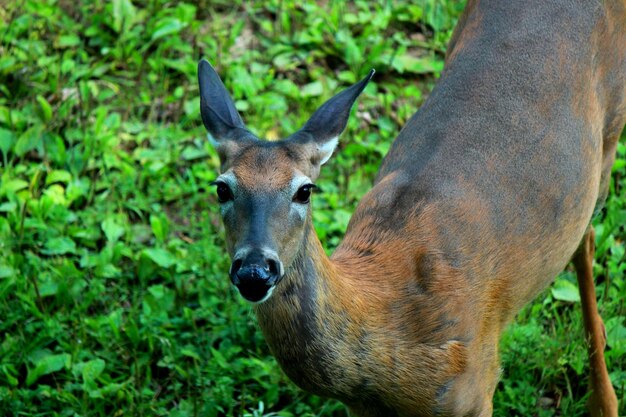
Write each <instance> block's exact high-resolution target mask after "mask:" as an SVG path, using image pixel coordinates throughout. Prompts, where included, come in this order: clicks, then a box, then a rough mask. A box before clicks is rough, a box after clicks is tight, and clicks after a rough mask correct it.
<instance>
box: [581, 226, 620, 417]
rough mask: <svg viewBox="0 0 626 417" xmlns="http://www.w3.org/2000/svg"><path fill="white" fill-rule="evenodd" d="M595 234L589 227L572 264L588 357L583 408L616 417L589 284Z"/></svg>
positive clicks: (601, 329)
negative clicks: (574, 271) (585, 394)
mask: <svg viewBox="0 0 626 417" xmlns="http://www.w3.org/2000/svg"><path fill="white" fill-rule="evenodd" d="M595 237H596V233H595V230H594V229H593V227H592V226H589V229H588V230H587V232H586V233H585V236H584V237H583V240H582V242H581V245H580V247H579V248H578V250H577V251H576V254H574V257H573V258H572V262H573V263H574V267H575V268H576V276H577V278H578V289H579V291H580V300H581V303H582V308H583V321H584V326H585V339H586V342H587V349H588V355H589V368H590V372H591V374H590V377H589V388H590V391H591V395H590V396H589V400H588V402H587V407H588V408H589V411H590V413H591V416H592V417H617V396H616V395H615V391H614V390H613V385H612V384H611V380H610V379H609V374H608V371H607V369H606V363H605V362H604V347H605V345H606V331H605V329H604V323H603V322H602V318H601V317H600V314H599V313H598V305H597V303H596V289H595V286H594V281H593V269H592V266H593V256H594V253H595Z"/></svg>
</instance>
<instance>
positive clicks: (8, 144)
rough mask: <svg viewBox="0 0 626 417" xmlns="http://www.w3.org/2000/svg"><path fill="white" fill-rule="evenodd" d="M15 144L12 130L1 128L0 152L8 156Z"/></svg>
mask: <svg viewBox="0 0 626 417" xmlns="http://www.w3.org/2000/svg"><path fill="white" fill-rule="evenodd" d="M14 144H15V134H14V133H13V132H11V131H10V130H7V129H4V128H2V127H0V151H2V153H3V154H5V155H6V154H7V153H8V152H9V150H11V148H12V147H13V145H14Z"/></svg>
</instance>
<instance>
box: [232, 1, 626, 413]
mask: <svg viewBox="0 0 626 417" xmlns="http://www.w3.org/2000/svg"><path fill="white" fill-rule="evenodd" d="M566 3H567V2H565V1H564V2H563V4H557V3H554V2H547V3H546V2H536V3H535V4H534V5H530V6H528V8H525V7H526V6H524V4H525V3H524V4H521V3H518V2H508V1H498V0H493V1H486V0H483V1H478V0H477V1H470V2H469V3H468V7H467V9H466V11H465V12H464V14H463V16H462V17H461V19H460V20H459V26H458V27H457V29H456V30H455V34H454V35H453V37H452V40H451V45H450V49H449V51H450V52H449V54H448V56H447V58H446V70H445V71H444V73H443V74H442V77H441V80H440V81H439V84H438V87H437V88H436V89H435V90H434V91H433V93H432V94H431V96H430V98H429V100H428V101H427V102H426V103H425V104H424V106H423V107H422V109H420V111H419V112H418V113H416V115H414V116H413V117H412V118H411V119H410V120H409V121H408V122H407V124H406V126H405V127H404V128H403V130H402V132H401V133H400V134H399V136H398V138H397V139H396V141H395V142H394V144H393V145H392V147H391V149H390V151H389V154H388V155H387V157H386V158H385V160H384V161H383V163H382V166H381V169H380V171H379V174H378V177H377V179H376V181H375V184H374V186H373V188H372V190H371V191H370V192H368V193H367V194H366V195H365V196H364V197H363V199H362V201H361V202H360V204H359V205H358V207H357V209H356V211H355V213H354V215H353V217H352V219H351V220H350V223H349V225H348V230H347V231H346V236H345V239H344V241H343V242H342V243H341V244H340V245H339V247H338V248H337V250H336V251H335V253H334V254H333V255H332V257H330V258H329V257H327V256H326V254H325V252H324V250H323V248H322V245H321V243H320V241H319V239H318V238H317V236H316V234H315V232H314V229H313V225H312V221H311V214H310V208H309V207H308V206H306V214H307V217H306V219H304V217H303V216H300V217H298V216H297V214H299V213H300V214H301V213H304V211H302V210H305V208H303V207H304V206H302V205H298V204H300V203H297V202H295V203H294V196H293V193H294V190H293V189H292V188H290V187H291V186H292V185H291V183H292V181H293V179H294V177H297V176H302V175H305V176H308V177H309V178H310V179H311V180H312V181H314V180H315V179H316V178H317V176H318V174H319V170H320V164H319V158H320V155H319V145H318V144H316V143H315V138H311V137H310V136H311V134H310V133H308V136H307V135H306V134H305V135H301V136H299V137H298V136H296V139H295V140H292V141H290V140H289V139H287V140H285V141H282V142H277V143H272V144H263V143H256V142H253V141H250V140H248V141H244V142H243V143H242V144H240V145H238V144H236V143H235V142H233V141H231V142H227V144H225V145H224V146H223V149H227V152H226V151H224V152H222V155H221V157H222V170H223V171H229V172H232V173H233V174H234V176H235V177H236V179H237V187H238V188H237V192H238V196H237V197H236V198H235V202H234V203H233V204H234V208H232V209H231V211H230V212H228V213H230V214H227V215H225V224H226V232H227V240H228V245H229V248H230V250H231V253H233V251H234V250H235V249H236V248H237V246H238V245H239V244H240V243H241V242H240V241H241V240H245V239H248V240H250V239H251V237H250V230H252V229H253V228H255V227H258V229H259V230H260V231H259V233H260V234H261V235H262V236H264V239H265V241H264V242H262V243H263V245H264V247H267V248H270V249H271V250H273V251H275V253H277V254H278V256H280V258H281V261H282V262H283V263H284V264H285V271H286V273H285V275H284V276H283V277H282V278H281V279H280V281H279V282H278V283H277V284H276V286H275V288H274V292H273V295H272V296H271V297H270V298H269V299H268V300H267V301H265V302H263V303H262V304H259V305H256V306H255V311H256V313H257V316H258V319H259V324H260V326H261V328H262V330H263V333H264V335H265V338H266V340H267V343H268V345H269V346H270V348H271V350H272V352H273V354H274V355H275V356H276V359H277V361H278V363H279V364H280V366H281V367H282V369H283V370H284V371H285V372H286V374H287V375H288V376H289V377H290V378H291V379H292V380H293V381H294V382H295V383H296V384H298V385H299V386H300V387H302V388H303V389H305V390H308V391H311V392H314V393H317V394H320V395H325V396H330V397H333V398H337V399H339V400H341V401H343V402H344V403H346V404H347V405H348V407H349V408H350V409H351V411H352V413H353V415H355V416H360V417H375V416H379V417H382V416H385V417H387V416H390V417H393V416H406V417H431V416H479V417H485V416H490V415H491V414H492V412H493V407H492V404H491V400H492V397H493V393H494V391H495V389H496V385H497V383H498V378H499V376H500V369H499V363H498V356H499V354H498V342H499V338H500V335H501V333H502V331H503V329H504V328H505V326H506V325H507V324H508V323H509V322H510V321H511V319H512V318H513V317H514V315H515V314H516V313H517V312H518V311H519V309H520V308H522V307H523V306H524V305H525V304H527V303H528V302H529V301H531V300H532V299H533V298H534V297H535V296H536V295H537V294H538V293H539V292H540V291H541V290H543V289H544V288H546V286H548V285H549V284H550V283H551V281H552V280H553V278H554V276H555V275H556V274H558V273H559V272H560V271H561V270H563V268H564V267H565V266H566V265H567V263H568V262H569V261H570V259H571V258H572V256H574V258H573V259H574V263H575V266H576V270H577V274H578V279H579V284H580V290H581V298H582V304H583V316H584V318H585V332H586V336H587V340H588V342H589V356H590V362H591V370H592V375H591V382H590V388H591V390H592V394H591V396H590V402H589V404H590V410H591V412H592V415H593V416H594V417H599V416H604V417H616V413H617V402H616V396H615V393H614V391H613V387H612V385H611V382H610V379H609V378H608V372H607V370H606V366H605V364H604V357H603V349H604V343H605V340H604V335H603V325H602V320H601V318H600V317H599V315H598V313H597V306H596V304H595V292H594V287H593V276H592V261H593V236H594V235H593V231H592V229H588V226H589V222H590V219H591V217H592V214H593V212H594V209H595V210H597V208H598V207H599V206H600V205H601V204H602V203H603V201H604V198H605V197H606V192H607V187H608V181H609V177H610V170H611V166H612V163H613V161H614V154H615V147H616V144H617V140H618V136H619V133H620V131H621V129H622V127H623V126H624V122H625V121H626V42H624V39H626V38H625V36H626V4H624V3H620V2H604V3H603V4H600V3H598V4H595V3H594V4H591V3H584V2H580V4H579V7H577V8H571V7H566V6H567V4H569V3H567V4H566ZM546 31H548V32H546ZM549 31H554V32H555V33H554V34H551V32H549ZM586 31H588V32H590V33H587V32H586ZM607 45H609V46H607ZM572 65H574V68H572ZM363 86H364V84H363ZM361 90H362V89H361ZM361 90H359V91H361ZM348 110H349V109H348ZM346 114H347V113H346ZM320 117H321V116H320ZM305 133H307V132H305ZM333 135H334V134H333ZM294 213H295V214H294ZM259 219H260V220H259ZM255 222H256V223H255ZM257 223H261V224H257ZM255 230H256V229H255ZM588 230H589V231H588ZM254 237H255V236H252V238H254ZM581 239H582V243H581ZM255 243H257V244H258V243H259V242H255Z"/></svg>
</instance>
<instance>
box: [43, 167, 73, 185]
mask: <svg viewBox="0 0 626 417" xmlns="http://www.w3.org/2000/svg"><path fill="white" fill-rule="evenodd" d="M71 180H72V174H70V173H69V172H67V171H63V170H59V169H55V170H54V171H52V172H50V173H49V174H48V175H47V176H46V185H50V184H53V183H55V182H63V183H65V184H67V183H68V182H70V181H71Z"/></svg>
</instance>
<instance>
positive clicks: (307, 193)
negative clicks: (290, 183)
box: [293, 184, 315, 204]
mask: <svg viewBox="0 0 626 417" xmlns="http://www.w3.org/2000/svg"><path fill="white" fill-rule="evenodd" d="M313 188H315V185H314V184H304V185H303V186H302V187H300V188H298V191H296V195H294V196H293V201H295V202H296V203H300V204H306V203H308V202H309V199H310V198H311V192H312V191H313Z"/></svg>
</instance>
